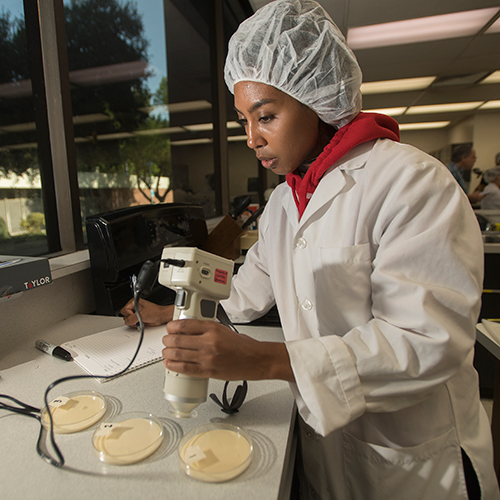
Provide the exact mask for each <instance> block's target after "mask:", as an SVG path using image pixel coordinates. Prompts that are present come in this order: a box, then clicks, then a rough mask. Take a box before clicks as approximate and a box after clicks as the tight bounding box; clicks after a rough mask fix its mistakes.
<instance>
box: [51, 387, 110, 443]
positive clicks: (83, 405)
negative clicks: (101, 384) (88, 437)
mask: <svg viewBox="0 0 500 500" xmlns="http://www.w3.org/2000/svg"><path fill="white" fill-rule="evenodd" d="M48 407H49V408H50V413H51V414H52V420H53V424H54V432H55V433H56V434H70V433H72V432H79V431H82V430H84V429H87V428H88V427H90V426H92V425H93V424H95V423H96V422H98V421H99V420H100V419H101V418H102V417H103V415H104V413H105V412H106V399H105V397H104V396H103V395H102V394H99V393H98V392H94V391H80V392H70V393H68V394H64V395H63V396H59V397H57V398H55V399H53V400H52V401H51V402H50V403H49V405H48ZM41 416H42V425H43V426H44V427H45V428H47V429H49V428H50V419H49V414H48V412H47V407H45V408H44V409H43V410H42V414H41Z"/></svg>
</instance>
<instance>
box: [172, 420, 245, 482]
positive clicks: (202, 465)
mask: <svg viewBox="0 0 500 500" xmlns="http://www.w3.org/2000/svg"><path fill="white" fill-rule="evenodd" d="M179 459H180V462H181V465H182V468H183V469H184V472H186V474H188V475H189V476H191V477H192V478H194V479H198V480H199V481H205V482H209V483H220V482H223V481H229V480H230V479H233V478H235V477H236V476H239V475H240V474H241V473H242V472H244V471H245V470H246V469H247V467H248V466H249V465H250V462H251V459H252V441H251V439H250V437H249V436H248V434H247V433H246V432H245V431H244V430H243V429H241V428H239V427H236V426H233V425H229V424H222V423H221V424H209V425H205V426H202V427H199V428H198V429H195V430H193V431H191V432H190V433H188V434H186V436H184V438H183V439H182V440H181V442H180V444H179Z"/></svg>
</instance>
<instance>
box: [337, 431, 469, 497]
mask: <svg viewBox="0 0 500 500" xmlns="http://www.w3.org/2000/svg"><path fill="white" fill-rule="evenodd" d="M343 436H344V439H343V448H344V454H345V462H346V468H345V470H346V483H347V484H346V486H347V489H348V491H349V492H350V495H349V498H350V499H353V500H401V499H402V498H404V499H405V500H452V499H453V500H458V499H463V500H467V491H466V486H465V479H464V473H463V467H462V460H461V452H460V445H459V444H458V442H457V438H456V433H455V430H454V429H451V430H450V431H448V432H447V433H445V434H443V435H442V436H439V437H437V438H434V439H432V440H430V441H427V442H426V443H423V444H421V445H419V446H414V447H409V448H388V447H385V446H380V445H376V444H370V443H366V442H362V441H360V440H358V439H356V438H355V437H354V436H352V435H350V434H347V433H346V432H344V433H343Z"/></svg>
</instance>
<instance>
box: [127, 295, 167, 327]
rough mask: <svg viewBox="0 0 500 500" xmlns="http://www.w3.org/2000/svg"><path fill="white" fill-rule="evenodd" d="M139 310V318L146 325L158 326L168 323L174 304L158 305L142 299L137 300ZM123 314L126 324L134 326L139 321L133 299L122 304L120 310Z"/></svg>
mask: <svg viewBox="0 0 500 500" xmlns="http://www.w3.org/2000/svg"><path fill="white" fill-rule="evenodd" d="M139 310H140V313H141V318H142V321H143V323H144V324H145V325H146V326H160V325H164V324H166V323H168V322H169V321H170V320H171V319H172V317H173V314H174V306H173V305H171V306H159V305H157V304H153V303H152V302H149V301H147V300H144V299H140V300H139ZM120 312H121V314H122V315H123V320H124V321H125V324H126V325H128V326H132V327H135V326H136V325H137V323H138V321H139V318H138V317H137V314H136V311H135V307H134V299H131V300H129V301H128V302H127V304H125V306H123V308H122V310H121V311H120Z"/></svg>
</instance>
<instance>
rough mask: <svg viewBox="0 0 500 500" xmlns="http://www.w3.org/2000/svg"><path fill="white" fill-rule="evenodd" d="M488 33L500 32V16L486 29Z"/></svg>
mask: <svg viewBox="0 0 500 500" xmlns="http://www.w3.org/2000/svg"><path fill="white" fill-rule="evenodd" d="M485 33H486V34H487V35H489V34H490V33H500V17H499V18H498V19H497V20H496V21H495V22H494V23H493V24H492V25H491V26H490V27H489V28H488V29H487V30H486V31H485Z"/></svg>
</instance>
